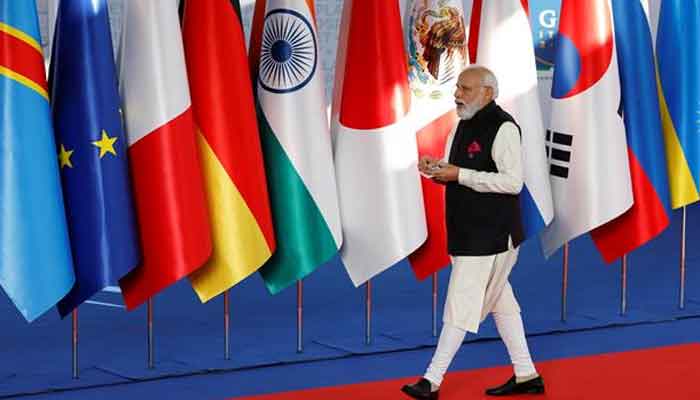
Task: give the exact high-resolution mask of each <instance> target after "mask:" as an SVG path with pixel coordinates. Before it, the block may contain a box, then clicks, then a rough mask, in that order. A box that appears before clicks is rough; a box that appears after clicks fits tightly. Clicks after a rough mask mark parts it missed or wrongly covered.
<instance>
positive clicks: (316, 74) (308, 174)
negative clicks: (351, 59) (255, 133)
mask: <svg viewBox="0 0 700 400" xmlns="http://www.w3.org/2000/svg"><path fill="white" fill-rule="evenodd" d="M263 13H264V14H263ZM263 15H264V17H263ZM255 17H256V18H255V22H256V23H255V24H254V25H253V32H252V37H253V39H252V40H251V42H252V43H253V46H255V47H252V46H251V55H252V57H251V62H253V63H254V66H253V71H254V72H255V73H256V75H255V76H256V85H257V87H256V90H257V99H258V101H259V102H260V135H261V140H262V144H263V151H264V153H265V163H266V169H267V176H268V180H269V182H270V201H271V203H272V213H273V218H274V221H275V234H276V236H277V237H279V238H284V240H280V241H279V243H278V245H277V251H276V252H275V254H274V255H273V256H272V258H271V259H270V260H269V261H268V262H267V263H266V264H265V265H264V266H263V268H262V269H261V270H260V273H261V274H262V277H263V280H264V281H265V284H266V286H267V288H268V290H269V291H270V293H272V294H275V293H279V292H280V291H281V290H283V289H284V288H286V287H287V286H289V285H291V284H293V283H294V282H296V281H297V280H299V279H302V278H304V277H305V276H307V275H308V274H310V273H311V272H313V271H314V270H315V269H316V268H317V267H318V266H319V265H321V264H323V263H325V262H326V261H329V260H330V259H331V258H332V257H333V256H334V255H336V254H337V252H338V248H339V247H340V245H341V242H342V232H341V228H340V211H339V209H338V197H337V186H336V182H335V170H334V167H333V154H332V147H331V137H330V133H329V125H328V114H327V113H326V102H325V99H324V93H325V90H324V85H323V82H324V80H323V75H322V73H321V63H320V60H319V38H318V30H317V27H316V21H315V17H314V2H313V0H266V1H259V2H258V3H257V8H256V16H255Z"/></svg>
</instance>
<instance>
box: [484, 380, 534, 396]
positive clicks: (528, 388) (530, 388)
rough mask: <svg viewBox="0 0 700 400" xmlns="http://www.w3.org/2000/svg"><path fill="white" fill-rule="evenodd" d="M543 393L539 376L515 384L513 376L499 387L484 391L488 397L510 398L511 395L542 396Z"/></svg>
mask: <svg viewBox="0 0 700 400" xmlns="http://www.w3.org/2000/svg"><path fill="white" fill-rule="evenodd" d="M542 393H544V381H543V380H542V377H541V376H538V377H537V378H533V379H530V380H529V381H525V382H520V383H516V382H515V375H513V376H512V377H511V378H510V379H508V382H506V383H504V384H503V385H501V386H498V387H494V388H490V389H486V394H487V395H489V396H510V395H512V394H542Z"/></svg>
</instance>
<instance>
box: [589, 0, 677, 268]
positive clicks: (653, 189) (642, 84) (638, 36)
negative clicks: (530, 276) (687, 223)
mask: <svg viewBox="0 0 700 400" xmlns="http://www.w3.org/2000/svg"><path fill="white" fill-rule="evenodd" d="M612 6H613V17H614V18H613V19H614V22H615V42H616V43H617V59H618V64H619V70H620V84H621V85H622V115H623V117H624V121H625V130H626V136H627V152H628V154H629V169H630V174H631V178H632V192H633V195H634V205H633V206H632V208H630V209H629V210H628V211H627V212H626V213H624V214H622V215H621V216H620V217H618V218H616V219H614V220H612V221H611V222H608V223H607V224H605V225H603V226H601V227H599V228H596V229H595V230H593V231H592V232H591V237H592V238H593V242H594V243H595V244H596V246H597V247H598V250H599V251H600V253H601V254H602V255H603V259H604V260H605V261H606V262H608V263H609V262H612V261H614V260H615V259H616V258H619V257H621V256H623V255H625V254H627V253H629V252H631V251H632V250H634V249H635V248H637V247H639V246H641V245H643V244H644V243H646V242H648V241H649V240H651V239H653V238H654V237H656V236H657V235H658V234H659V233H661V232H662V231H663V230H664V229H665V228H666V227H667V226H668V224H669V212H670V204H669V200H670V197H669V190H668V180H667V175H666V173H667V172H666V171H667V170H666V157H665V154H664V152H663V151H661V149H663V148H664V144H663V131H662V128H661V118H660V112H659V97H658V95H657V85H656V70H655V66H654V48H653V45H652V40H651V31H650V29H649V21H648V19H647V14H646V11H645V9H647V7H648V6H647V4H646V1H645V0H636V1H626V0H624V1H622V0H613V1H612Z"/></svg>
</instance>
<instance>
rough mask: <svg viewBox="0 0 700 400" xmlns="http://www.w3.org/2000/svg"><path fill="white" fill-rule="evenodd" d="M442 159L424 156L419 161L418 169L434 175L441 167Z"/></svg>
mask: <svg viewBox="0 0 700 400" xmlns="http://www.w3.org/2000/svg"><path fill="white" fill-rule="evenodd" d="M439 164H440V160H439V159H437V158H435V157H433V156H423V157H421V158H420V161H418V170H419V171H420V172H422V173H424V174H426V175H433V172H435V171H436V170H437V168H438V167H439Z"/></svg>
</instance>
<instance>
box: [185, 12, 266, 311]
mask: <svg viewBox="0 0 700 400" xmlns="http://www.w3.org/2000/svg"><path fill="white" fill-rule="evenodd" d="M239 9H240V8H239V6H238V0H233V1H231V0H210V1H197V0H195V1H192V0H189V1H187V2H186V3H185V10H184V19H183V24H184V25H183V40H184V46H185V56H186V61H187V72H188V75H189V82H190V86H191V89H192V111H193V114H194V120H195V124H196V127H197V134H196V136H197V143H198V145H199V156H200V159H201V160H202V169H203V172H204V178H205V186H206V193H207V200H208V205H209V219H210V221H211V224H212V245H213V248H212V257H211V259H209V261H208V262H207V264H206V265H205V266H204V267H202V268H200V269H198V270H197V271H195V272H194V273H193V274H192V275H191V276H190V281H191V282H192V287H193V288H194V290H195V292H197V295H198V296H199V298H200V300H202V301H208V300H209V299H211V298H213V297H214V296H216V295H218V294H220V293H221V292H223V291H225V290H227V289H228V288H230V287H232V286H233V285H235V284H236V283H238V282H240V281H241V280H243V279H245V278H246V277H247V276H249V275H250V274H252V273H253V272H255V271H257V270H258V269H259V268H260V266H262V265H263V263H264V262H265V261H266V260H268V259H269V258H270V256H271V255H272V252H273V251H274V249H275V236H274V231H273V227H272V217H271V215H270V205H269V200H268V193H267V182H266V178H265V168H264V164H263V157H262V151H261V148H260V136H259V133H258V124H257V122H256V115H255V103H254V102H253V90H252V86H251V82H250V75H249V74H248V68H247V55H246V50H245V36H244V34H243V27H242V25H241V18H240V15H239V11H238V10H239ZM221 54H227V56H226V57H221V56H220V55H221ZM232 110H235V112H232Z"/></svg>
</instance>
